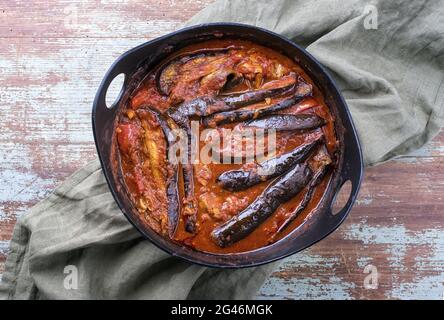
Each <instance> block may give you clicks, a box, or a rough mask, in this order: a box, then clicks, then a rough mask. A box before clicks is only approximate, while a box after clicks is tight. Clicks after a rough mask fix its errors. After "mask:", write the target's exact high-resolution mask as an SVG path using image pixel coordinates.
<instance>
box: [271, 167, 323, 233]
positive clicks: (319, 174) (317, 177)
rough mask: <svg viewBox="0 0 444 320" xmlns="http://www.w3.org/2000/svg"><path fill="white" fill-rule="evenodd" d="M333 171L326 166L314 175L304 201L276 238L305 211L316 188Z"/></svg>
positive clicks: (281, 227)
mask: <svg viewBox="0 0 444 320" xmlns="http://www.w3.org/2000/svg"><path fill="white" fill-rule="evenodd" d="M330 169H331V165H325V166H322V167H321V168H320V169H319V170H318V171H316V172H315V174H314V175H313V178H312V179H311V181H310V182H309V184H308V189H307V193H306V194H305V195H304V199H302V202H301V203H300V204H299V206H298V207H297V208H296V209H295V210H294V211H293V212H292V213H291V214H290V217H289V218H288V219H287V220H286V221H285V222H284V223H283V224H282V225H281V226H280V227H279V229H278V230H277V231H276V233H275V236H276V235H278V234H280V233H281V232H282V231H283V230H285V229H286V228H287V227H288V226H289V225H290V224H291V222H292V221H293V220H294V219H296V218H297V217H298V216H299V215H300V214H301V213H302V211H304V210H305V208H306V207H307V205H308V203H309V202H310V201H311V199H312V198H313V193H314V191H315V189H316V187H317V186H318V185H319V184H320V183H321V181H322V179H324V177H325V176H326V174H327V173H328V172H329V170H330ZM273 241H274V237H273V238H272V241H271V242H273Z"/></svg>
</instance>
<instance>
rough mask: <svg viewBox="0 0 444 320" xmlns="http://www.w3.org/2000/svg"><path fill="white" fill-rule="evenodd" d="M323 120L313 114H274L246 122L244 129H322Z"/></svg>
mask: <svg viewBox="0 0 444 320" xmlns="http://www.w3.org/2000/svg"><path fill="white" fill-rule="evenodd" d="M324 124H325V120H324V119H322V118H321V117H319V116H317V115H315V114H303V113H302V114H295V115H293V114H276V115H269V116H266V117H263V118H260V119H254V120H250V121H247V122H246V123H245V124H244V126H245V127H254V128H260V129H275V130H276V131H303V130H313V129H317V128H319V127H322V126H323V125H324Z"/></svg>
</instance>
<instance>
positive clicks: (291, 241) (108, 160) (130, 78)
mask: <svg viewBox="0 0 444 320" xmlns="http://www.w3.org/2000/svg"><path fill="white" fill-rule="evenodd" d="M221 37H229V38H240V39H244V40H250V41H253V42H256V43H259V44H262V45H264V46H266V47H269V48H272V49H274V50H276V51H278V52H281V53H283V54H284V55H286V56H288V57H291V58H293V59H295V60H296V61H297V62H298V63H299V64H300V65H301V66H302V67H303V68H304V70H305V71H306V72H307V74H308V75H309V76H310V77H311V79H312V80H313V81H314V82H315V83H316V85H317V86H318V87H319V89H320V90H321V91H322V92H323V94H324V97H325V101H326V103H327V105H328V106H329V108H330V109H331V112H332V114H333V115H334V116H335V118H336V122H335V129H336V134H337V136H338V139H339V142H340V148H339V149H340V150H339V154H338V166H337V168H336V170H335V172H334V173H333V177H332V179H331V180H330V183H329V186H328V188H327V191H326V193H325V195H324V196H323V198H322V200H321V202H320V204H319V206H318V208H317V209H316V210H315V211H314V212H313V214H311V215H310V216H309V217H308V218H307V220H306V221H305V223H304V224H302V225H301V226H300V227H298V228H296V229H295V230H293V231H292V232H291V233H290V234H289V235H288V236H286V237H285V238H283V239H282V240H280V241H278V242H276V243H274V244H272V245H270V246H267V247H263V248H260V249H256V250H253V251H248V252H243V253H236V254H210V253H204V252H200V251H196V250H193V249H191V248H189V247H186V246H183V245H180V244H177V243H175V242H173V241H171V240H169V239H166V238H163V237H162V236H160V235H158V234H157V233H156V232H154V231H153V230H151V229H150V228H149V227H147V226H146V224H144V223H143V221H141V219H140V218H139V214H138V213H137V211H136V210H135V208H134V207H133V206H132V203H131V201H130V198H129V195H128V194H127V192H126V190H125V188H124V187H122V186H124V182H123V180H122V177H121V176H120V175H119V174H116V173H115V157H116V154H115V152H114V151H113V145H114V144H115V140H114V139H115V137H114V127H115V121H116V118H117V116H118V114H119V105H120V102H122V101H124V100H125V99H126V98H127V97H128V95H129V94H131V92H132V91H133V90H134V89H135V88H136V86H137V85H138V83H139V82H140V81H141V80H142V78H143V77H144V76H145V74H146V72H147V71H148V70H150V68H152V67H153V66H155V65H156V64H157V63H159V62H160V61H161V60H163V59H164V58H165V57H166V56H167V55H169V54H170V53H171V52H174V51H175V50H178V49H180V48H182V47H184V46H187V45H190V44H193V43H196V42H200V41H204V40H209V39H214V38H221ZM122 73H123V74H124V75H125V81H124V85H123V89H122V91H121V95H120V99H119V100H118V102H117V103H115V104H114V105H113V106H111V107H110V108H108V107H107V106H106V103H105V97H106V92H107V89H108V87H109V85H110V83H111V82H112V80H113V79H114V78H115V77H116V76H117V75H119V74H122ZM92 121H93V131H94V139H95V143H96V146H97V152H98V154H99V157H100V161H101V164H102V169H103V173H104V174H105V177H106V180H107V182H108V185H109V188H110V190H111V193H112V195H113V196H114V198H115V200H116V202H117V204H118V205H119V207H120V209H121V210H122V212H123V213H124V214H125V216H126V217H127V218H128V220H129V221H130V222H131V223H132V224H133V225H134V226H135V227H136V228H137V230H139V231H140V232H141V233H142V234H143V236H145V237H146V238H147V239H149V240H150V241H151V242H153V243H154V244H155V245H157V246H158V247H159V248H161V249H163V250H165V251H166V252H168V253H170V254H171V255H173V256H176V257H180V258H182V259H185V260H187V261H189V262H193V263H197V264H201V265H205V266H210V267H221V268H239V267H252V266H257V265H261V264H265V263H268V262H272V261H275V260H278V259H281V258H284V257H287V256H289V255H291V254H294V253H296V252H298V251H301V250H303V249H305V248H307V247H309V246H311V245H312V244H314V243H316V242H318V241H319V240H321V239H323V238H324V237H326V236H327V235H328V234H330V233H331V232H333V231H334V230H335V229H336V228H337V227H338V226H339V225H340V224H341V223H342V222H343V221H344V219H345V218H346V217H347V215H348V213H349V212H350V209H351V207H352V205H353V203H354V201H355V199H356V197H357V194H358V190H359V187H360V183H361V179H362V174H363V161H362V155H361V148H360V145H359V141H358V136H357V134H356V131H355V128H354V125H353V122H352V119H351V116H350V113H349V111H348V108H347V105H346V103H345V101H344V99H343V98H342V96H341V94H340V92H339V90H338V88H337V87H336V85H335V83H334V82H333V80H332V78H331V77H330V76H329V75H328V74H327V72H326V71H325V69H324V68H323V67H322V66H321V65H320V64H319V63H318V62H317V61H316V59H315V58H313V57H312V56H311V55H310V54H309V53H308V52H306V51H305V50H304V49H302V48H301V47H299V46H298V45H296V44H295V43H293V42H291V41H289V40H288V39H286V38H284V37H282V36H280V35H278V34H276V33H273V32H270V31H268V30H264V29H261V28H257V27H253V26H249V25H242V24H234V23H216V24H203V25H198V26H193V27H189V28H185V29H182V30H179V31H176V32H173V33H170V34H168V35H166V36H163V37H160V38H157V39H155V40H152V41H149V42H146V43H144V44H142V45H140V46H138V47H136V48H134V49H132V50H130V51H128V52H126V53H125V54H123V55H122V56H120V57H119V58H118V59H117V60H116V61H115V62H114V64H113V65H112V66H111V68H110V69H109V70H108V72H107V73H106V75H105V77H104V79H103V81H102V83H101V85H100V87H99V89H98V91H97V95H96V97H95V100H94V105H93V112H92ZM346 181H351V186H352V187H351V193H350V196H349V198H348V201H347V203H346V204H345V206H344V207H343V208H342V209H341V210H340V211H339V212H338V213H336V214H333V212H332V204H333V202H334V200H335V196H336V195H337V193H338V192H339V190H340V189H341V187H342V186H343V184H344V183H345V182H346Z"/></svg>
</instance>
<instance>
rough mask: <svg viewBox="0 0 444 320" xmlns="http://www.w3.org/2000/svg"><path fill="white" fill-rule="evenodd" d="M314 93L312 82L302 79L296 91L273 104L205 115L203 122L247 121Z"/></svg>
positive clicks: (212, 125)
mask: <svg viewBox="0 0 444 320" xmlns="http://www.w3.org/2000/svg"><path fill="white" fill-rule="evenodd" d="M311 95H312V87H311V85H310V84H308V83H306V82H304V81H303V80H300V81H299V83H298V84H297V85H296V86H295V90H294V92H292V95H291V96H290V97H288V98H285V99H284V100H282V101H279V102H278V103H276V104H273V105H271V106H268V107H265V108H262V109H255V110H235V111H224V112H219V113H215V114H211V115H208V116H205V117H204V118H203V119H202V124H203V125H204V126H205V127H212V128H214V127H216V126H217V125H221V124H225V123H232V122H240V121H247V120H251V119H257V118H260V117H263V116H266V115H270V114H273V113H276V112H278V111H280V110H284V109H287V108H289V107H291V106H293V105H295V104H296V103H298V102H300V101H301V100H303V99H304V98H307V97H310V96H311Z"/></svg>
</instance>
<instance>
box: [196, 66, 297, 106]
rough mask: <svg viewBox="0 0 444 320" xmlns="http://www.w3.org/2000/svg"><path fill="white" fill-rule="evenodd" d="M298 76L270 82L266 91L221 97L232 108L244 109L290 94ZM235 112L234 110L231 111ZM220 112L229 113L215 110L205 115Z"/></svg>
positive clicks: (292, 75)
mask: <svg viewBox="0 0 444 320" xmlns="http://www.w3.org/2000/svg"><path fill="white" fill-rule="evenodd" d="M296 81H297V78H296V75H295V74H294V73H292V74H290V75H288V76H285V77H283V78H282V79H279V80H275V81H270V82H269V83H268V86H267V88H264V89H258V90H253V91H247V92H243V93H231V94H224V95H221V96H220V97H221V98H222V101H223V102H224V103H225V104H226V105H228V106H230V107H237V108H240V107H244V106H247V105H249V104H253V103H257V102H261V101H263V100H265V99H266V98H272V97H276V96H279V95H283V94H286V93H289V92H291V91H292V89H294V87H295V85H296ZM231 110H233V109H231ZM220 111H228V109H227V110H214V111H213V112H211V113H207V114H205V115H209V114H212V113H214V112H220Z"/></svg>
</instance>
